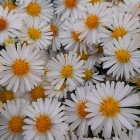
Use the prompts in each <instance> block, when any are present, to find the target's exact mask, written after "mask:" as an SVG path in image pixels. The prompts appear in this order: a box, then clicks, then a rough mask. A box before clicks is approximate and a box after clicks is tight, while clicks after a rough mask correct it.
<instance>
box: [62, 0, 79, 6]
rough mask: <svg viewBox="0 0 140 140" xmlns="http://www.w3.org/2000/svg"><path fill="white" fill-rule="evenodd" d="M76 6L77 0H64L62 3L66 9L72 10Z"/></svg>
mask: <svg viewBox="0 0 140 140" xmlns="http://www.w3.org/2000/svg"><path fill="white" fill-rule="evenodd" d="M76 4H77V0H65V1H64V6H65V7H66V8H74V7H75V6H76Z"/></svg>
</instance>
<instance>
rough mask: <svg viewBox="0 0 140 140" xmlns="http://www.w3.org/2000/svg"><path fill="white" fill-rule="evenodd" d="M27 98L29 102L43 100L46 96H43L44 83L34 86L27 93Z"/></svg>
mask: <svg viewBox="0 0 140 140" xmlns="http://www.w3.org/2000/svg"><path fill="white" fill-rule="evenodd" d="M28 98H29V100H30V101H37V99H40V98H41V99H43V100H44V99H45V98H47V96H46V95H45V85H44V82H43V81H42V83H40V84H38V85H36V86H34V87H33V88H32V89H31V91H29V92H28Z"/></svg>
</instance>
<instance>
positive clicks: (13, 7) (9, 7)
mask: <svg viewBox="0 0 140 140" xmlns="http://www.w3.org/2000/svg"><path fill="white" fill-rule="evenodd" d="M2 6H3V8H6V7H8V9H9V11H11V10H13V9H15V8H16V5H15V4H14V2H8V3H5V4H3V5H2Z"/></svg>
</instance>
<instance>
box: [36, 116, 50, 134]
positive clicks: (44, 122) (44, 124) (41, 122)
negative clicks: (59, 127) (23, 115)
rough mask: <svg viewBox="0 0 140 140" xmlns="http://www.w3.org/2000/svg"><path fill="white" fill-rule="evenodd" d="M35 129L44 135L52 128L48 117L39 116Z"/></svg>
mask: <svg viewBox="0 0 140 140" xmlns="http://www.w3.org/2000/svg"><path fill="white" fill-rule="evenodd" d="M35 128H36V130H37V132H38V133H41V134H42V133H46V132H48V131H49V130H50V129H51V128H52V121H51V119H50V118H49V116H48V115H45V114H40V115H39V116H38V117H37V118H36V123H35Z"/></svg>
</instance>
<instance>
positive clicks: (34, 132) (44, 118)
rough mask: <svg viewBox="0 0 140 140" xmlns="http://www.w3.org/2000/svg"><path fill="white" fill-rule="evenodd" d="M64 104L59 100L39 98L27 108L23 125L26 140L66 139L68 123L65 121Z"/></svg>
mask: <svg viewBox="0 0 140 140" xmlns="http://www.w3.org/2000/svg"><path fill="white" fill-rule="evenodd" d="M63 110H64V106H61V103H60V102H58V100H56V99H54V100H52V99H45V101H43V100H42V99H38V100H37V102H32V104H31V105H30V106H29V107H28V108H27V110H26V112H25V114H26V115H27V116H28V118H26V119H25V120H24V122H25V126H23V129H24V132H23V136H24V140H39V139H40V140H54V139H57V140H65V137H64V135H66V134H67V131H68V125H67V124H66V123H65V122H64V121H65V119H66V118H65V117H64V112H63Z"/></svg>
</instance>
